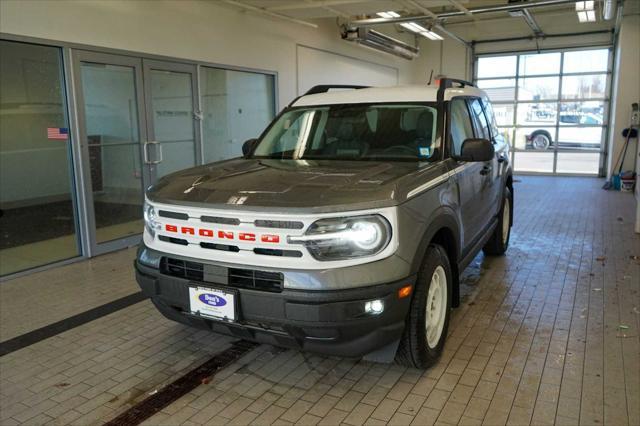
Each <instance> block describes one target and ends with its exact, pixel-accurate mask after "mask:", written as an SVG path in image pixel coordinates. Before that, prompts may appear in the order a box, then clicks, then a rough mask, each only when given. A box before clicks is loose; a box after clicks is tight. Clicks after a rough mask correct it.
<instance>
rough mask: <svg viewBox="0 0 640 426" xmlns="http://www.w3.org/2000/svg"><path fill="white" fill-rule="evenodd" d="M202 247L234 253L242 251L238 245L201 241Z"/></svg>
mask: <svg viewBox="0 0 640 426" xmlns="http://www.w3.org/2000/svg"><path fill="white" fill-rule="evenodd" d="M200 247H202V248H206V249H211V250H221V251H232V252H234V253H237V252H239V251H240V248H239V247H238V246H230V245H228V244H215V243H200Z"/></svg>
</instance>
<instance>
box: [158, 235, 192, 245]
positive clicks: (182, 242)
mask: <svg viewBox="0 0 640 426" xmlns="http://www.w3.org/2000/svg"><path fill="white" fill-rule="evenodd" d="M158 239H159V240H160V241H164V242H165V243H173V244H180V245H181V246H188V245H189V241H187V240H185V239H184V238H174V237H166V236H164V235H158Z"/></svg>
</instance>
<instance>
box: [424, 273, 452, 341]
mask: <svg viewBox="0 0 640 426" xmlns="http://www.w3.org/2000/svg"><path fill="white" fill-rule="evenodd" d="M446 316H447V274H446V273H445V272H444V268H443V267H442V266H438V267H437V268H436V270H435V271H433V275H432V276H431V285H430V286H429V294H427V307H426V316H425V317H426V318H425V321H426V329H427V344H428V345H429V347H430V348H432V349H433V348H435V347H436V346H438V342H439V341H440V337H441V336H442V330H443V329H444V321H445V318H446Z"/></svg>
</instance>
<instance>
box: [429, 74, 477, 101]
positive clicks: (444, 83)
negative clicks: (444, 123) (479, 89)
mask: <svg viewBox="0 0 640 426" xmlns="http://www.w3.org/2000/svg"><path fill="white" fill-rule="evenodd" d="M436 82H437V83H438V95H437V100H438V102H440V103H441V102H443V101H444V91H445V90H447V89H449V88H451V87H453V85H454V84H459V85H460V87H466V86H471V87H476V86H475V84H473V83H470V82H468V81H466V80H460V79H457V78H441V79H438V80H436Z"/></svg>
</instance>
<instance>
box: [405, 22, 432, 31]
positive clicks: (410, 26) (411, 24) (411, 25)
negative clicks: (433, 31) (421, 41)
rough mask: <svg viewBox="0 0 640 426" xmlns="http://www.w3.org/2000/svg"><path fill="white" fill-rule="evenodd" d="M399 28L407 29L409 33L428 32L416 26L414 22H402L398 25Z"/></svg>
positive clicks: (420, 26)
mask: <svg viewBox="0 0 640 426" xmlns="http://www.w3.org/2000/svg"><path fill="white" fill-rule="evenodd" d="M400 26H401V27H404V28H406V29H408V30H409V31H413V32H414V33H423V32H425V31H429V30H427V29H426V28H425V27H423V26H422V25H418V24H416V23H415V22H403V23H402V24H400Z"/></svg>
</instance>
